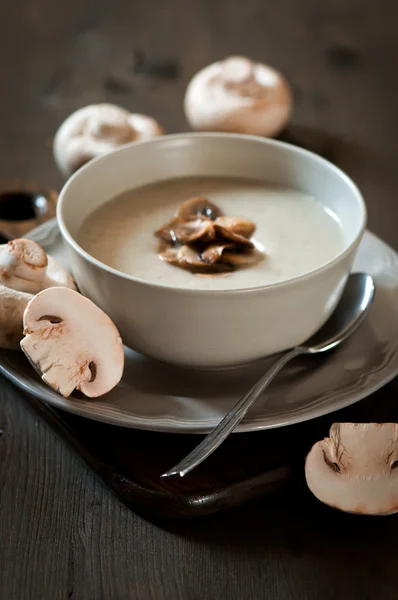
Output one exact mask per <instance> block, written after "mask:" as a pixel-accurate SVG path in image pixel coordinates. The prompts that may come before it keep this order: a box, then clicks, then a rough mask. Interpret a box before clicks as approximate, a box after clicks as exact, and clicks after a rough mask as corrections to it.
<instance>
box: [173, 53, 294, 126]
mask: <svg viewBox="0 0 398 600" xmlns="http://www.w3.org/2000/svg"><path fill="white" fill-rule="evenodd" d="M292 105H293V100H292V93H291V91H290V87H289V85H288V84H287V82H286V80H285V78H284V77H283V75H282V74H281V73H279V71H277V70H275V69H273V68H271V67H269V66H267V65H265V64H261V63H258V62H254V61H253V60H250V59H249V58H246V57H244V56H231V57H229V58H227V59H226V60H222V61H219V62H216V63H213V64H211V65H209V66H207V67H205V68H204V69H202V70H201V71H199V72H198V73H197V74H196V75H195V76H194V77H193V79H192V80H191V82H190V83H189V85H188V87H187V90H186V93H185V99H184V111H185V116H186V118H187V121H188V123H189V124H190V126H191V127H192V128H193V129H196V130H203V131H227V132H235V133H248V134H252V135H260V136H267V137H272V136H275V135H277V134H278V133H279V132H280V131H282V129H284V127H285V126H286V124H287V122H288V120H289V117H290V114H291V110H292Z"/></svg>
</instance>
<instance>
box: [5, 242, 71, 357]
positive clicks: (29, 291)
mask: <svg viewBox="0 0 398 600" xmlns="http://www.w3.org/2000/svg"><path fill="white" fill-rule="evenodd" d="M53 286H64V287H68V288H70V289H73V290H75V289H76V286H75V283H74V281H73V279H72V277H71V276H70V274H69V273H68V272H67V271H66V270H65V269H64V267H63V266H62V265H61V264H60V263H59V262H58V261H57V260H55V259H54V258H52V257H51V256H48V255H47V254H46V253H45V252H44V250H43V249H42V248H41V247H40V246H39V245H38V244H36V242H33V241H31V240H26V239H18V240H13V241H12V242H8V244H4V245H1V246H0V348H8V349H17V348H19V342H20V340H21V338H22V330H23V326H22V320H23V312H24V310H25V307H26V305H27V304H28V302H29V300H30V299H31V298H32V297H33V295H34V294H36V293H38V292H40V291H41V290H43V289H45V288H48V287H53Z"/></svg>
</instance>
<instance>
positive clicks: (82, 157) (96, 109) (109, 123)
mask: <svg viewBox="0 0 398 600" xmlns="http://www.w3.org/2000/svg"><path fill="white" fill-rule="evenodd" d="M163 133H164V131H163V129H162V127H161V126H160V125H159V124H158V123H157V122H156V121H155V119H152V118H151V117H148V116H146V115H141V114H134V113H130V112H128V111H127V110H125V109H124V108H121V107H120V106H116V105H115V104H91V105H89V106H85V107H83V108H80V109H79V110H77V111H76V112H74V113H72V114H71V115H69V117H68V118H67V119H66V120H65V121H64V122H63V123H62V125H61V126H60V127H59V129H58V131H57V133H56V135H55V138H54V146H53V152H54V158H55V161H56V163H57V165H58V168H59V169H60V171H61V172H62V174H63V175H64V176H65V177H69V176H70V175H72V173H74V172H75V171H76V170H77V169H79V168H80V167H82V166H83V165H84V164H86V163H87V162H89V161H90V160H92V159H93V158H96V157H97V156H101V155H103V154H107V153H108V152H111V151H112V150H114V149H115V148H118V147H119V146H122V145H124V144H128V143H130V142H136V141H142V140H147V139H150V138H153V137H156V136H159V135H163Z"/></svg>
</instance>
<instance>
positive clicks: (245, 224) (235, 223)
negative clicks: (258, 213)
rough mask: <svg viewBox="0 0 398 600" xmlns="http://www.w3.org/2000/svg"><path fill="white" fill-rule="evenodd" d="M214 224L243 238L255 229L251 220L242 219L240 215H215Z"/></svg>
mask: <svg viewBox="0 0 398 600" xmlns="http://www.w3.org/2000/svg"><path fill="white" fill-rule="evenodd" d="M215 224H216V225H220V226H221V227H224V228H225V229H228V230H229V231H232V233H237V234H238V235H242V236H243V237H245V238H250V237H251V236H252V235H253V233H254V232H255V230H256V226H255V224H254V223H253V221H249V220H248V219H242V218H241V217H225V216H224V217H217V219H216V220H215Z"/></svg>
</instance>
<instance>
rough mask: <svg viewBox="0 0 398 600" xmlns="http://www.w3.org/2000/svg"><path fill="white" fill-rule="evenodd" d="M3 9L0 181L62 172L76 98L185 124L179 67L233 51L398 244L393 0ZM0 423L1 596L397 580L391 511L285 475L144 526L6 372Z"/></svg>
mask: <svg viewBox="0 0 398 600" xmlns="http://www.w3.org/2000/svg"><path fill="white" fill-rule="evenodd" d="M1 14H2V16H1V28H2V31H1V36H0V50H1V52H0V81H1V97H0V127H1V129H0V132H1V133H0V157H1V165H0V178H1V180H3V181H8V180H10V179H15V178H18V179H23V180H26V179H28V180H32V181H35V182H39V183H43V184H46V185H49V186H55V187H57V188H59V187H60V185H61V184H62V179H61V177H60V175H59V174H58V172H57V169H56V167H55V165H54V163H53V160H52V154H51V139H52V137H53V135H54V133H55V131H56V128H57V127H58V125H59V124H60V123H61V121H62V120H63V119H64V118H65V117H66V116H67V115H68V114H69V113H70V112H72V111H73V110H75V109H76V108H78V107H80V106H83V105H85V104H88V103H92V102H99V101H109V102H115V103H117V104H120V105H122V106H125V107H126V108H128V109H130V110H133V111H135V112H144V113H147V114H149V115H152V116H154V117H155V118H157V119H158V120H159V122H160V123H161V124H162V125H163V126H164V127H165V128H166V130H167V132H169V133H170V132H177V131H182V130H185V129H186V128H187V127H186V124H185V121H184V118H183V115H182V99H183V93H184V89H185V87H186V85H187V83H188V81H189V79H190V77H191V76H192V75H193V74H194V73H195V72H196V71H197V70H198V69H199V68H201V67H203V66H205V65H206V64H208V63H209V62H212V61H214V60H217V59H220V58H223V57H225V56H227V55H229V54H245V55H248V56H250V57H252V58H255V59H257V60H260V61H263V62H267V63H269V64H271V65H273V66H275V67H278V68H279V69H280V70H281V71H283V73H284V74H285V75H286V77H287V79H288V80H289V81H290V82H291V85H292V87H293V90H294V95H295V112H294V116H293V122H292V126H291V132H292V134H294V135H296V136H298V137H299V138H300V140H302V141H303V143H305V144H306V145H308V146H309V147H311V148H312V149H314V150H315V151H319V152H320V153H322V154H324V155H326V156H327V157H328V158H330V159H331V160H333V161H334V162H335V163H337V164H338V165H340V166H342V167H343V168H344V169H345V170H346V171H347V172H348V173H349V174H350V175H351V176H352V177H353V178H354V179H355V181H356V182H357V183H358V184H359V186H360V188H361V190H362V192H363V193H364V196H365V199H366V201H367V204H368V209H369V226H370V228H371V229H372V230H373V231H374V232H375V233H377V234H379V235H381V236H382V237H383V238H384V239H385V240H386V241H387V242H388V243H390V244H391V245H393V246H394V247H395V248H396V249H398V236H397V229H398V223H397V221H398V169H397V167H396V161H397V151H398V142H397V106H398V84H397V73H398V35H397V16H398V9H397V3H396V0H379V1H375V0H327V1H325V0H322V1H320V0H278V2H272V1H267V2H265V1H264V0H244V1H242V2H235V1H232V0H230V1H228V0H185V1H183V0H181V1H177V0H146V1H145V2H144V1H142V2H139V1H137V2H134V1H133V0H129V1H127V0H115V1H113V2H111V1H107V2H105V1H101V0H69V1H68V2H57V1H54V0H25V1H22V0H12V1H11V0H10V1H9V2H7V4H6V3H5V1H3V5H2V9H1ZM0 430H1V432H0V435H1V437H0V544H1V548H0V598H1V599H4V600H27V599H34V600H36V599H37V600H38V599H40V600H58V599H59V600H61V599H62V600H64V599H65V600H66V599H68V598H72V599H73V600H100V599H104V600H111V599H117V600H118V599H121V600H124V599H130V598H134V599H138V600H141V599H142V600H151V599H156V600H161V599H167V600H169V599H170V600H177V599H178V600H199V599H202V598H203V599H204V598H206V600H213V599H214V600H219V599H224V598H226V599H229V598H233V599H235V598H236V599H239V600H249V599H250V600H252V599H254V600H257V599H262V598H264V599H265V598H267V599H270V600H273V599H276V600H293V599H294V600H296V599H299V600H301V599H303V600H307V599H311V600H312V599H313V600H317V599H321V598H322V600H328V599H333V600H334V599H346V598H347V599H361V600H366V599H369V600H371V599H374V598H376V597H380V598H383V600H390V599H395V598H397V597H398V573H397V568H396V556H397V549H396V538H397V532H398V520H397V517H389V518H384V519H377V518H361V517H353V516H349V515H343V514H340V513H337V512H334V511H332V510H329V509H327V508H326V507H323V506H321V505H319V504H318V503H316V502H315V501H311V499H310V500H308V497H307V498H306V501H305V502H304V501H303V500H302V498H301V497H296V496H295V494H294V492H292V493H289V494H285V495H284V496H283V497H278V498H277V499H276V498H275V499H270V500H267V501H262V502H259V503H257V504H255V505H251V506H246V507H243V508H242V509H239V510H235V511H233V512H231V513H228V514H225V515H223V516H219V517H216V518H212V519H211V520H208V521H206V522H202V523H192V524H180V525H168V526H167V527H166V526H165V525H163V526H159V525H153V524H151V523H149V522H147V521H144V520H143V519H141V518H140V517H138V516H136V515H134V514H133V513H132V512H131V511H128V510H127V509H126V508H125V507H124V506H123V505H122V504H120V503H119V502H118V501H117V500H116V499H114V498H113V497H112V496H111V494H110V493H109V492H108V491H107V490H106V489H105V488H104V487H103V486H102V484H100V483H99V482H98V481H97V480H96V479H95V478H94V476H93V475H92V474H91V473H90V472H89V471H88V470H87V469H86V468H85V467H84V466H82V465H81V464H80V462H79V461H78V459H77V458H76V457H75V455H74V454H72V452H71V451H70V450H69V449H68V448H67V447H66V446H65V445H64V444H63V443H61V442H59V441H58V440H57V439H56V438H55V436H54V435H53V434H52V433H51V432H50V430H49V429H48V428H47V427H45V426H44V425H42V424H41V423H39V422H37V421H36V419H35V418H34V417H33V416H32V414H30V413H29V412H28V411H27V410H26V408H25V407H24V406H23V404H22V402H21V401H20V396H19V393H18V392H16V391H15V390H14V389H13V388H12V386H11V385H10V384H9V383H7V382H6V381H4V380H1V381H0ZM325 433H326V432H325ZM142 460H145V457H144V456H143V457H142Z"/></svg>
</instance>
